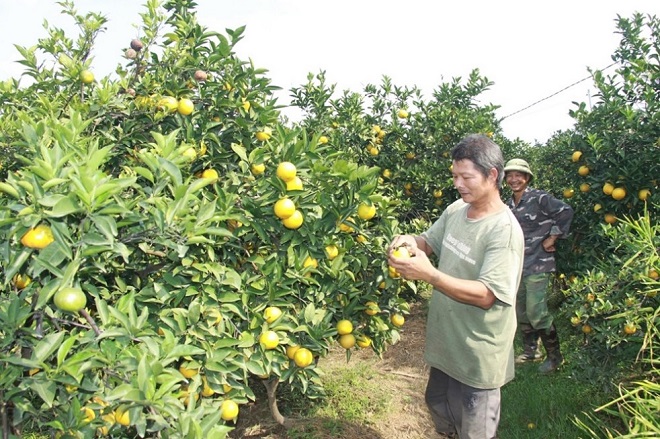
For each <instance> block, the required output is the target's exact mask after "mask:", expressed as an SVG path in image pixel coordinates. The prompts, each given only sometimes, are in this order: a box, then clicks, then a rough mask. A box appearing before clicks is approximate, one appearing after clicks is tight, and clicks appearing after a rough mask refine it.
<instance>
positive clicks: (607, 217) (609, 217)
mask: <svg viewBox="0 0 660 439" xmlns="http://www.w3.org/2000/svg"><path fill="white" fill-rule="evenodd" d="M604 220H605V222H606V223H607V224H614V223H615V222H616V216H615V215H614V214H613V213H606V214H605V217H604Z"/></svg>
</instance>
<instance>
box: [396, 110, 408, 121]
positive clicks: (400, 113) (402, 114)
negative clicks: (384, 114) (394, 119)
mask: <svg viewBox="0 0 660 439" xmlns="http://www.w3.org/2000/svg"><path fill="white" fill-rule="evenodd" d="M396 115H397V116H398V118H399V119H406V118H407V117H408V112H407V111H406V110H404V109H403V108H401V109H399V111H397V112H396Z"/></svg>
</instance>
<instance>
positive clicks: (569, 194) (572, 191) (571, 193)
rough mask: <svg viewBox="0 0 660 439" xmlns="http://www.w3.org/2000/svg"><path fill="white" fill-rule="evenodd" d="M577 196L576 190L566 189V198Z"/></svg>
mask: <svg viewBox="0 0 660 439" xmlns="http://www.w3.org/2000/svg"><path fill="white" fill-rule="evenodd" d="M573 195H575V190H574V189H572V188H568V189H564V198H573Z"/></svg>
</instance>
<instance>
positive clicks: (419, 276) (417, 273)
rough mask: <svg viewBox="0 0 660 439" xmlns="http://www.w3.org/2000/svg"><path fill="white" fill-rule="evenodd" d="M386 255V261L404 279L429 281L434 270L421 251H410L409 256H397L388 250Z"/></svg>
mask: <svg viewBox="0 0 660 439" xmlns="http://www.w3.org/2000/svg"><path fill="white" fill-rule="evenodd" d="M388 256H389V257H388V259H387V263H388V264H389V265H390V266H391V267H393V268H394V269H396V271H397V272H398V273H399V274H400V275H401V277H403V278H404V279H406V280H423V281H425V282H429V281H430V279H431V277H432V276H433V273H434V272H435V271H436V269H435V267H434V266H433V263H432V262H431V261H430V260H429V257H428V256H427V255H426V253H424V252H422V251H418V252H416V253H413V252H412V251H411V252H410V256H411V257H410V258H397V257H396V256H393V255H392V252H389V254H388Z"/></svg>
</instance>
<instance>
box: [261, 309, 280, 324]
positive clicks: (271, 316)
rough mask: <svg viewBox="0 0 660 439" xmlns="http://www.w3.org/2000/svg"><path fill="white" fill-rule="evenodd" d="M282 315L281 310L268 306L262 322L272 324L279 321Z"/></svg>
mask: <svg viewBox="0 0 660 439" xmlns="http://www.w3.org/2000/svg"><path fill="white" fill-rule="evenodd" d="M281 315H282V310H281V309H279V308H278V307H277V306H269V307H268V308H266V309H265V310H264V320H266V322H267V323H273V322H274V321H275V320H277V319H279V318H280V316H281Z"/></svg>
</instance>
